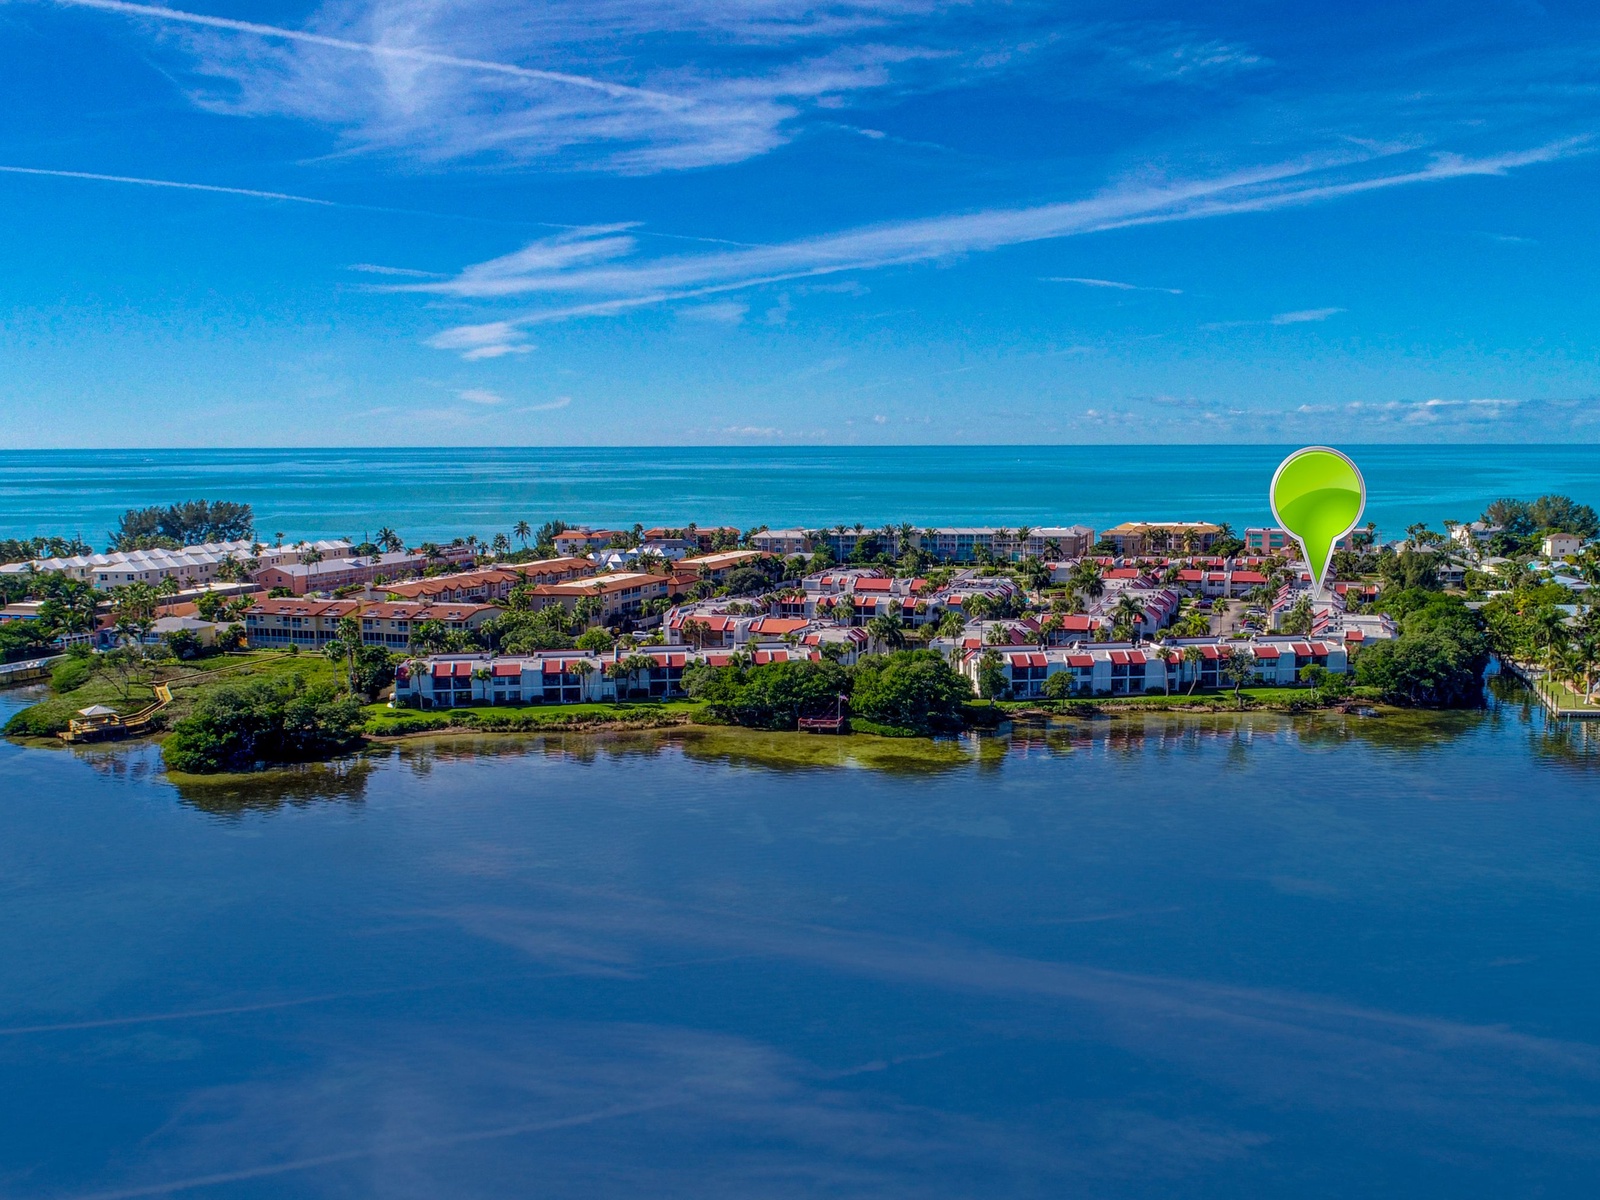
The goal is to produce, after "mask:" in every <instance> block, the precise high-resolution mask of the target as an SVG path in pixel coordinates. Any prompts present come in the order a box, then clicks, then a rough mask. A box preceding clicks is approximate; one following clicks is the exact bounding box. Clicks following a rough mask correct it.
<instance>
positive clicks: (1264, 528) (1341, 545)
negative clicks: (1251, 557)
mask: <svg viewBox="0 0 1600 1200" xmlns="http://www.w3.org/2000/svg"><path fill="white" fill-rule="evenodd" d="M1244 548H1245V550H1246V551H1248V552H1249V553H1251V554H1284V555H1290V556H1292V557H1296V558H1298V557H1299V555H1300V543H1299V542H1297V541H1295V540H1294V535H1293V534H1292V533H1290V532H1289V531H1288V530H1287V529H1280V528H1278V527H1277V526H1276V525H1252V526H1251V527H1250V528H1249V529H1246V530H1245V531H1244ZM1333 548H1334V549H1335V550H1354V549H1355V548H1356V539H1355V535H1354V534H1353V533H1347V534H1345V535H1344V536H1343V537H1342V538H1340V539H1339V540H1338V541H1337V542H1335V543H1334V545H1333Z"/></svg>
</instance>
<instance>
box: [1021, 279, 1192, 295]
mask: <svg viewBox="0 0 1600 1200" xmlns="http://www.w3.org/2000/svg"><path fill="white" fill-rule="evenodd" d="M1041 282H1043V283H1080V284H1082V285H1083V286H1084V287H1092V288H1111V289H1113V290H1114V291H1118V292H1165V293H1166V294H1167V295H1169V296H1181V295H1183V289H1182V288H1171V287H1149V286H1146V285H1144V284H1138V283H1122V282H1120V281H1118V280H1115V279H1089V278H1085V277H1084V276H1081V275H1046V276H1044V278H1043V279H1042V280H1041Z"/></svg>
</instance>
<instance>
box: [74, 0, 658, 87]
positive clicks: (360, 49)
mask: <svg viewBox="0 0 1600 1200" xmlns="http://www.w3.org/2000/svg"><path fill="white" fill-rule="evenodd" d="M52 2H53V3H55V4H60V5H63V6H66V7H70V8H95V9H99V10H101V11H102V12H112V13H119V14H121V15H123V16H129V17H139V18H142V19H144V20H152V21H169V22H175V23H177V24H180V25H193V26H199V27H202V28H206V29H220V30H227V31H228V32H230V33H244V34H249V35H251V36H252V37H258V38H267V39H270V40H273V41H284V42H298V43H301V44H304V45H308V46H316V47H318V48H320V49H327V50H344V51H349V52H351V53H354V54H360V55H364V56H371V57H373V58H377V59H394V60H398V61H401V62H412V63H421V64H426V65H429V66H439V67H455V68H457V69H459V70H464V71H481V72H487V73H490V74H495V75H509V76H512V77H513V78H516V79H525V80H532V81H535V82H539V83H558V84H561V85H563V86H566V87H574V88H584V89H589V90H593V91H597V92H600V93H602V94H604V95H606V96H610V97H613V98H617V99H621V98H627V99H642V100H645V101H647V102H649V103H652V104H660V105H667V106H670V107H684V106H686V105H687V103H688V101H685V100H682V99H680V98H679V97H676V96H669V95H667V94H665V93H662V92H652V91H648V90H646V89H643V88H635V87H628V86H626V85H624V84H619V83H611V82H609V81H607V80H603V79H594V78H591V77H589V76H587V75H574V74H571V73H570V72H566V71H542V70H538V69H536V68H532V67H520V66H516V65H514V64H512V63H503V62H494V61H491V60H489V59H483V58H468V57H464V56H462V55H457V54H442V53H440V52H438V51H434V50H427V49H422V48H419V47H415V46H400V45H395V44H393V43H392V42H362V41H355V40H352V39H350V38H340V37H329V36H328V35H326V34H322V33H315V32H312V31H310V30H304V29H288V28H285V27H283V26H281V25H263V24H260V23H258V22H255V21H239V20H235V19H233V18H231V17H213V16H209V15H207V14H204V13H193V12H187V11H184V10H182V9H176V8H167V7H165V6H163V5H158V4H129V3H126V0H52Z"/></svg>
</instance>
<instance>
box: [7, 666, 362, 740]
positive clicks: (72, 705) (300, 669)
mask: <svg viewBox="0 0 1600 1200" xmlns="http://www.w3.org/2000/svg"><path fill="white" fill-rule="evenodd" d="M295 675H300V676H303V677H304V678H305V680H306V682H307V683H315V682H320V681H331V682H338V680H339V678H340V667H339V664H337V663H335V662H332V661H330V660H328V659H326V658H324V657H323V656H322V655H320V654H298V655H290V654H284V653H281V652H279V651H273V650H252V651H248V652H245V653H242V654H218V655H214V656H212V657H209V658H203V659H199V660H197V661H195V662H192V663H178V662H165V663H161V664H159V665H156V664H152V667H151V668H146V669H143V670H140V671H137V672H134V673H132V674H130V676H129V677H128V678H126V679H124V678H123V677H121V676H119V675H117V674H115V673H113V672H111V671H109V670H107V669H104V668H103V667H102V669H100V670H97V671H96V672H95V673H94V674H93V675H91V676H90V677H89V679H88V681H87V682H86V683H84V684H83V685H82V686H80V687H76V688H74V689H73V690H72V691H70V692H65V693H61V694H59V695H57V694H52V695H50V696H48V697H47V698H46V699H44V700H41V701H40V702H39V703H38V704H35V705H33V706H32V707H31V708H26V709H24V710H23V711H22V712H20V713H18V714H17V715H16V716H15V717H14V718H12V721H11V724H10V725H8V726H7V727H6V731H7V732H8V733H12V734H14V735H17V736H24V737H51V736H53V735H55V734H56V733H58V732H60V731H61V730H64V729H65V728H66V727H67V722H68V721H69V720H70V719H71V718H72V717H73V716H74V715H75V714H76V713H77V711H78V710H79V709H80V708H88V707H89V706H90V705H92V704H104V705H106V706H107V707H108V708H114V709H116V710H117V711H118V712H119V713H124V714H126V713H132V712H136V711H138V710H139V709H141V708H145V707H147V706H148V705H150V704H152V703H154V702H155V698H156V696H155V691H154V690H153V689H154V685H155V684H157V683H165V684H167V685H168V686H169V687H170V688H171V689H172V703H171V704H170V705H168V706H167V708H165V709H164V710H163V712H162V715H163V717H164V718H165V719H166V721H167V723H168V724H169V725H170V724H171V722H173V721H175V720H177V719H178V718H180V717H183V716H186V715H187V714H188V713H189V712H190V711H191V710H192V709H193V708H194V704H195V701H196V700H198V699H199V698H200V697H201V696H202V695H204V694H205V692H206V691H207V690H208V689H209V688H212V687H216V686H220V685H222V684H225V683H238V682H241V681H243V680H247V679H288V678H292V677H293V676H295Z"/></svg>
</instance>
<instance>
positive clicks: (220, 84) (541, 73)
mask: <svg viewBox="0 0 1600 1200" xmlns="http://www.w3.org/2000/svg"><path fill="white" fill-rule="evenodd" d="M55 2H56V3H58V4H62V5H68V6H74V7H85V8H92V9H97V10H100V11H102V12H106V13H111V14H116V15H119V16H126V17H134V18H138V20H139V26H137V27H138V28H143V29H150V28H152V27H154V28H156V29H160V28H162V27H163V26H165V27H166V29H167V31H168V32H169V33H171V32H173V31H176V36H169V37H167V38H165V40H166V41H167V43H168V44H169V45H176V46H179V47H181V48H182V49H183V50H184V51H186V52H187V55H188V59H189V62H190V64H191V65H192V68H193V71H194V73H195V76H196V79H197V82H196V84H195V86H193V87H191V88H190V96H191V99H193V100H194V101H195V102H196V103H198V104H200V105H201V106H202V107H205V108H208V109H211V110H213V111H219V112H227V113H232V114H237V115H243V116H289V117H294V118H298V119H302V120H308V121H312V122H315V123H318V124H321V125H324V126H327V127H329V128H331V129H333V130H336V131H337V132H338V133H339V134H340V136H341V137H342V139H343V140H344V142H345V143H346V145H347V146H348V147H349V148H350V149H352V150H359V151H372V150H381V151H390V152H393V153H396V154H401V155H404V156H406V157H408V158H411V159H414V160H421V161H424V162H428V163H434V164H443V163H448V162H459V161H463V160H477V161H484V162H514V163H516V162H531V161H535V160H541V159H547V158H550V157H553V156H557V155H562V154H568V153H570V154H571V155H573V156H574V157H575V159H576V160H578V161H579V162H580V163H581V164H583V165H591V166H598V167H602V168H605V169H610V170H614V171H620V172H623V173H645V172H653V171H660V170H677V169H687V168H695V167H704V166H708V165H714V164H720V163H732V162H739V161H742V160H744V159H746V158H750V157H752V156H755V155H760V154H764V153H767V152H768V151H770V150H772V149H774V148H775V147H777V146H780V145H783V144H784V143H785V142H787V141H789V140H790V139H791V138H792V137H793V136H794V135H795V133H796V132H798V127H797V126H796V124H795V122H796V119H797V118H799V117H801V116H802V115H804V114H805V113H807V112H809V111H810V110H812V109H828V108H832V107H837V106H839V104H840V103H841V101H842V100H843V99H844V98H846V97H849V96H852V95H854V94H857V93H860V92H862V91H867V90H873V89H879V88H883V87H886V86H888V85H889V84H890V83H892V82H893V80H894V78H895V71H896V70H897V68H899V67H900V66H901V65H902V64H915V63H917V62H919V61H923V60H927V59H929V58H930V57H933V58H937V57H939V56H941V55H942V54H944V53H946V52H944V51H930V50H928V49H926V48H924V47H922V46H919V45H914V44H908V45H896V44H894V43H893V41H892V40H891V41H885V42H881V43H880V42H878V41H876V40H874V39H873V38H871V37H866V36H864V35H866V34H868V33H870V32H873V31H881V32H882V33H883V34H885V35H888V36H890V37H892V36H893V35H894V34H895V33H897V32H898V33H904V34H906V35H907V37H908V38H909V39H911V40H913V41H914V40H915V39H916V38H917V37H918V36H919V35H920V31H919V29H918V26H919V23H922V24H925V23H927V22H928V20H929V17H930V14H933V13H937V6H936V5H934V4H933V3H931V0H930V2H929V3H915V2H907V0H843V2H841V3H835V4H830V5H828V6H826V7H825V8H824V9H822V10H820V11H818V10H817V9H815V8H814V6H813V5H811V4H808V3H804V2H802V0H752V2H750V3H740V4H738V5H728V4H723V3H717V2H713V0H656V2H653V3H643V2H641V0H545V2H543V3H540V4H538V5H532V6H530V5H527V4H525V3H521V2H519V0H327V2H326V3H324V4H323V6H322V7H321V8H320V9H318V10H317V11H316V12H314V13H313V14H312V15H311V17H310V19H309V21H308V22H307V27H306V28H290V27H286V26H279V25H269V24H263V23H258V22H251V21H241V20H236V19H233V18H228V17H217V16H210V15H206V14H202V13H193V12H186V11H182V10H179V9H174V8H168V7H163V6H158V5H145V4H136V3H128V2H127V0H55ZM938 23H939V22H935V24H938ZM541 64H542V65H541Z"/></svg>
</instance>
